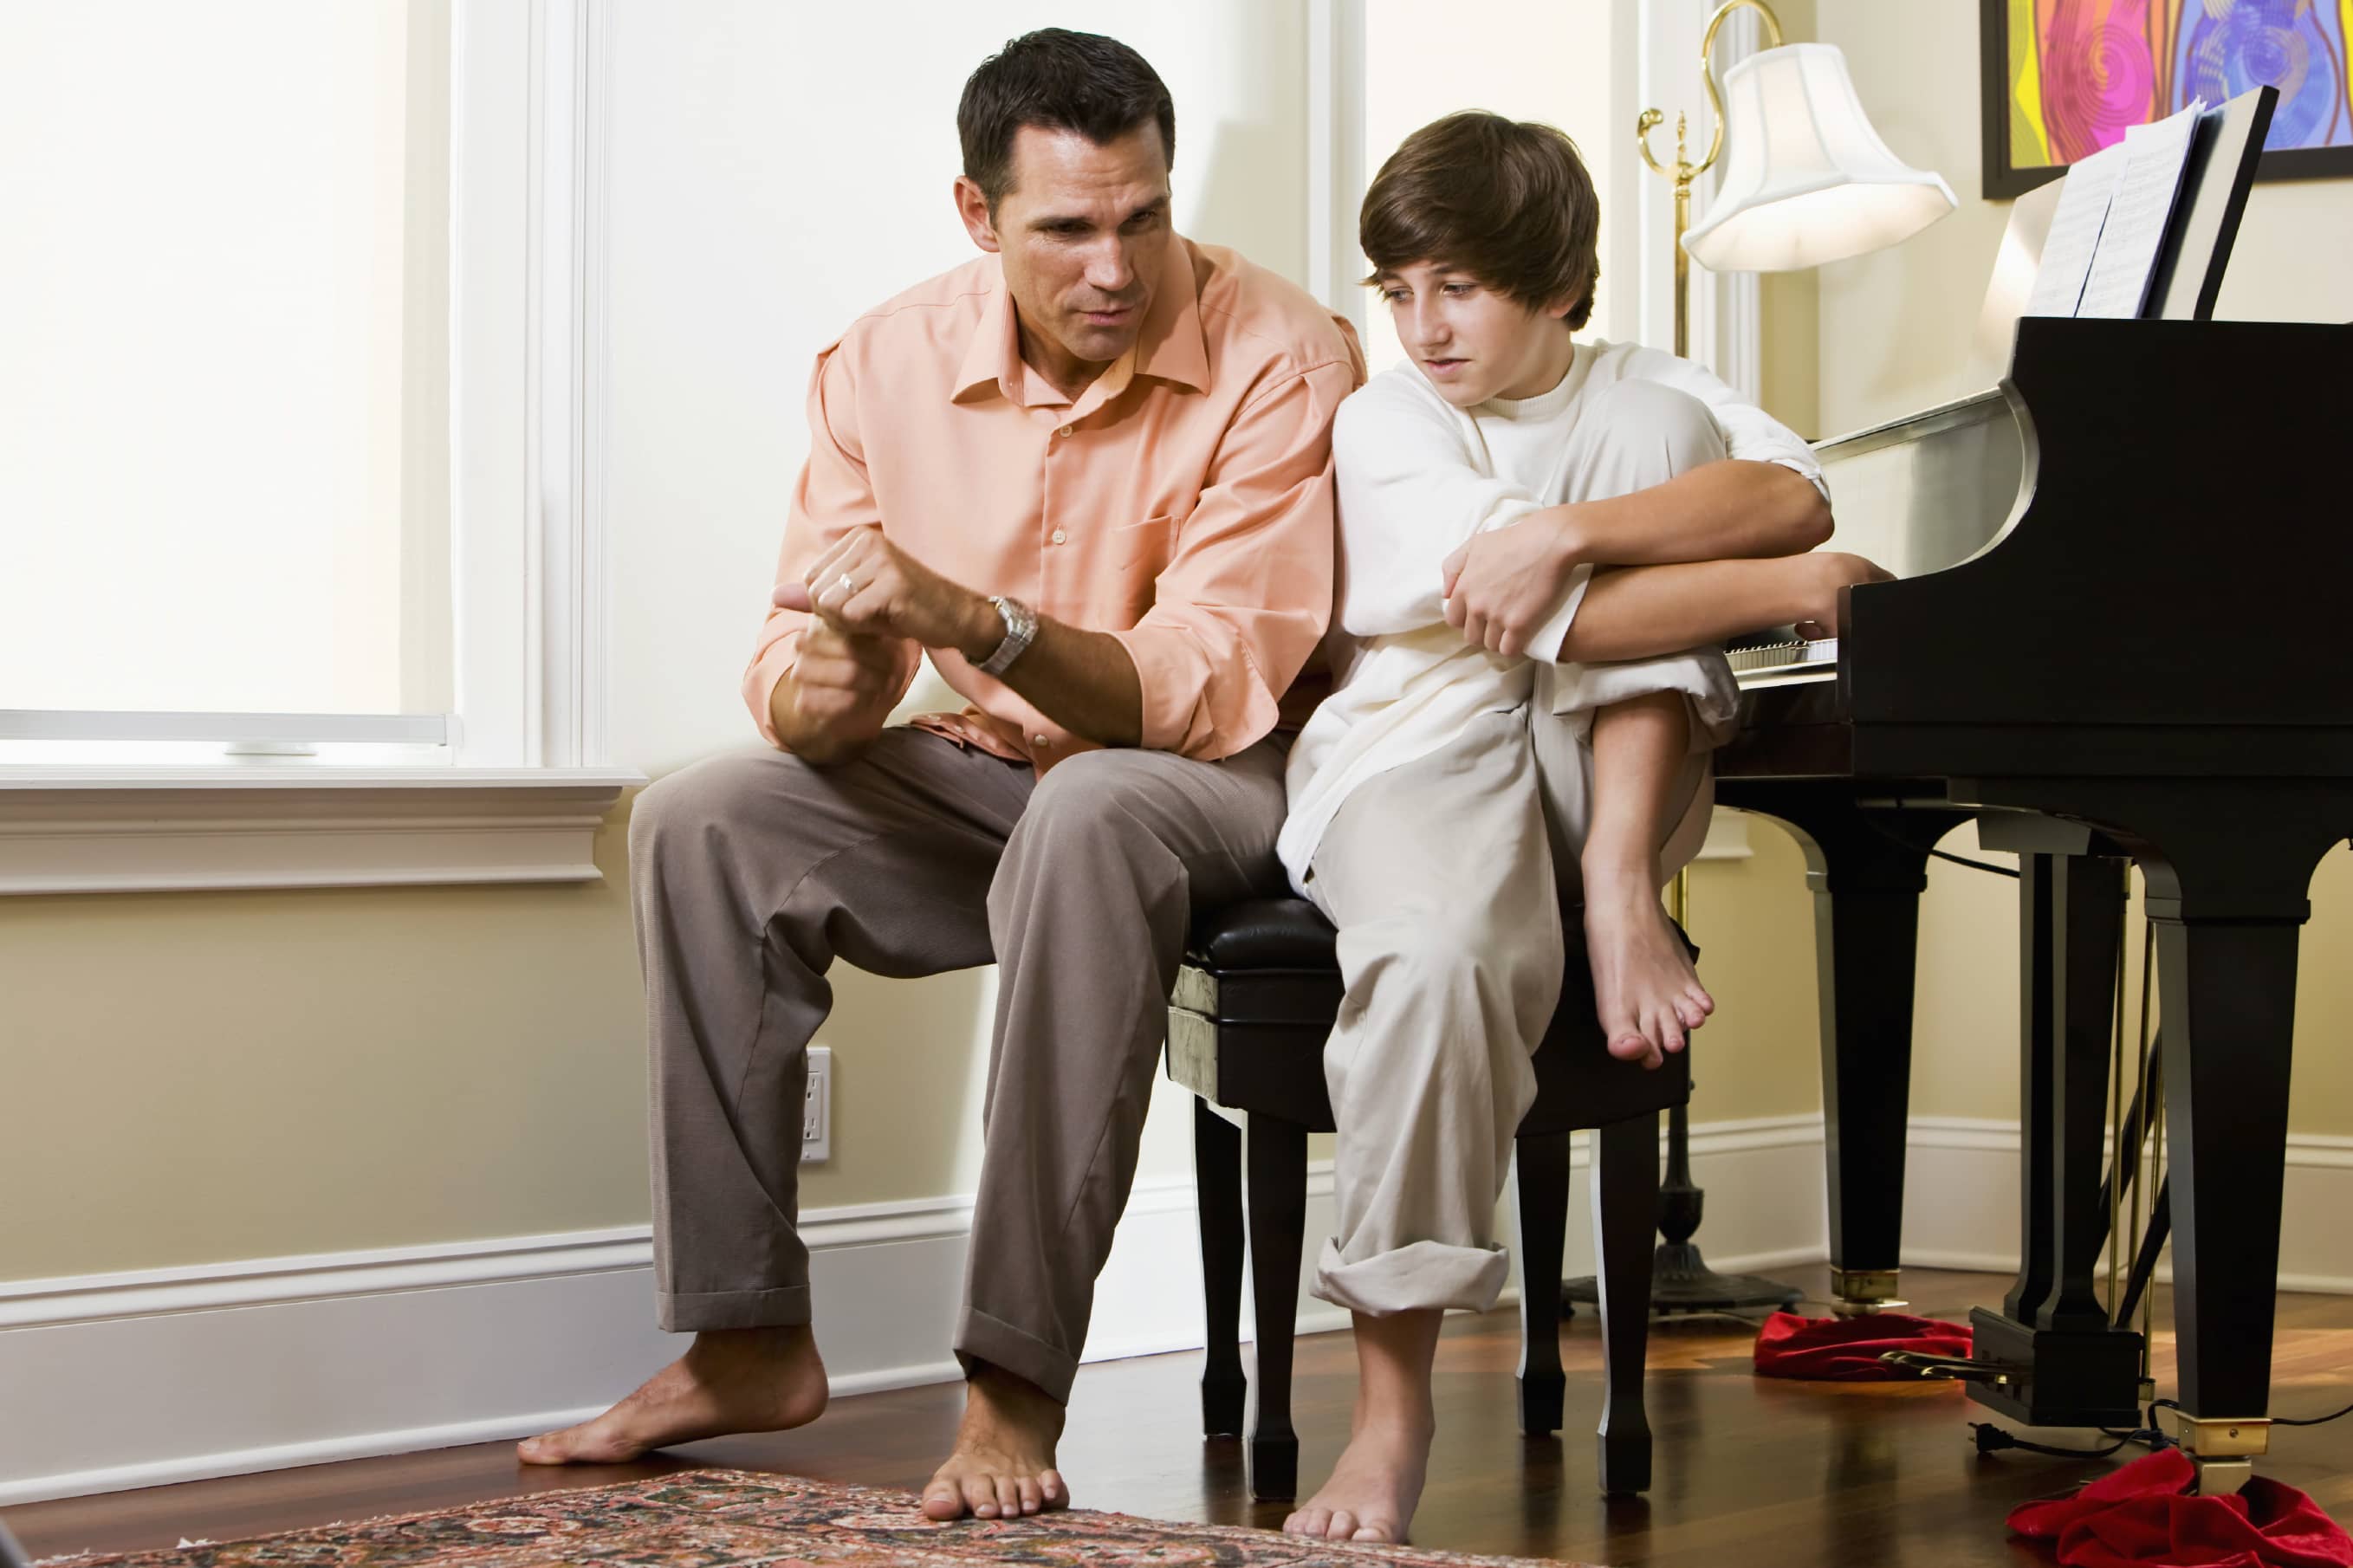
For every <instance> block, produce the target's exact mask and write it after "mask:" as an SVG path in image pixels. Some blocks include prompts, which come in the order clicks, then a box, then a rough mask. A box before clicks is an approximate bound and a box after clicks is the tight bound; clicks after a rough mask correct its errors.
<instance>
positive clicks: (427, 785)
mask: <svg viewBox="0 0 2353 1568" xmlns="http://www.w3.org/2000/svg"><path fill="white" fill-rule="evenodd" d="M645 782H646V781H645V775H643V774H642V773H633V772H630V771H629V770H628V769H624V768H433V769H429V770H428V769H417V770H413V771H411V770H401V769H388V768H366V769H363V768H335V769H327V768H305V767H271V768H268V769H262V768H251V769H241V768H229V767H223V768H165V767H115V768H81V767H56V766H15V767H0V896H6V895H10V894H19V893H146V892H182V891H193V890H214V889H246V888H376V887H401V886H420V885H432V884H443V883H475V882H593V881H596V880H598V879H601V877H602V876H603V873H602V872H601V871H599V870H598V869H597V868H596V856H595V853H594V849H595V843H596V830H597V828H598V827H599V826H602V825H603V823H604V820H605V818H606V816H607V815H608V814H609V813H610V812H611V810H612V808H613V805H614V804H615V803H616V802H617V801H618V800H619V799H620V796H621V792H622V791H623V790H625V789H628V788H630V787H632V786H634V785H637V784H643V783H645Z"/></svg>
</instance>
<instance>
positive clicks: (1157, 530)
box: [1104, 512, 1176, 628]
mask: <svg viewBox="0 0 2353 1568" xmlns="http://www.w3.org/2000/svg"><path fill="white" fill-rule="evenodd" d="M1110 544H1111V548H1110V550H1109V551H1108V552H1106V553H1107V554H1108V556H1109V558H1110V560H1111V563H1112V570H1111V573H1110V576H1111V577H1112V579H1113V581H1112V582H1110V583H1107V584H1104V586H1105V587H1106V588H1107V589H1108V590H1110V592H1109V594H1108V595H1106V596H1107V597H1110V598H1112V599H1113V600H1114V601H1115V607H1114V606H1113V605H1106V606H1105V608H1106V609H1109V610H1111V611H1112V613H1113V615H1115V616H1117V618H1118V624H1119V625H1120V626H1121V627H1122V628H1124V627H1127V626H1134V624H1135V623H1136V622H1137V621H1138V620H1140V619H1142V618H1143V616H1144V613H1145V611H1146V610H1149V609H1150V608H1152V605H1153V603H1154V599H1155V592H1156V589H1157V586H1158V581H1159V577H1160V574H1161V573H1162V572H1163V571H1164V570H1166V567H1167V565H1168V563H1169V561H1170V559H1171V558H1172V557H1173V555H1174V553H1175V551H1176V514H1175V513H1174V512H1164V513H1162V514H1161V515H1160V516H1158V517H1147V518H1145V520H1144V521H1142V522H1131V523H1127V524H1125V525H1124V526H1122V527H1119V528H1114V529H1113V530H1112V531H1111V540H1110Z"/></svg>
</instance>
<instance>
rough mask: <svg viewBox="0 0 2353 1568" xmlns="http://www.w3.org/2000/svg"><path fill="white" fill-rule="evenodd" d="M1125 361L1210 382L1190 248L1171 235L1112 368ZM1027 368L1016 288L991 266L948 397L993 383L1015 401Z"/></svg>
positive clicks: (1178, 380)
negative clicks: (1153, 284) (1148, 298)
mask: <svg viewBox="0 0 2353 1568" xmlns="http://www.w3.org/2000/svg"><path fill="white" fill-rule="evenodd" d="M1123 368H1125V369H1126V370H1127V371H1128V372H1129V373H1130V374H1134V375H1148V376H1151V377H1152V378H1154V379H1155V380H1156V381H1165V382H1167V383H1169V384H1172V385H1176V386H1181V387H1184V388H1186V389H1187V390H1188V391H1192V392H1199V391H1202V390H1204V389H1205V388H1206V387H1207V386H1208V383H1209V347H1208V338H1207V337H1206V336H1205V335H1204V334H1203V332H1202V331H1201V292H1200V286H1199V284H1198V282H1196V281H1195V279H1194V276H1193V247H1191V246H1190V245H1189V244H1187V242H1186V241H1185V240H1184V239H1182V238H1176V237H1172V238H1171V240H1170V241H1169V245H1168V260H1167V263H1166V268H1164V270H1163V271H1162V272H1161V275H1160V287H1159V288H1158V289H1155V291H1154V293H1153V296H1152V313H1151V314H1150V315H1148V316H1146V317H1145V319H1144V330H1143V331H1141V332H1140V333H1138V334H1137V336H1136V342H1135V347H1134V349H1133V350H1131V351H1129V353H1126V354H1124V355H1122V356H1121V357H1120V359H1119V360H1118V361H1117V362H1115V363H1114V364H1113V368H1112V370H1109V371H1106V372H1105V373H1104V374H1105V375H1111V374H1114V373H1116V372H1119V371H1120V370H1122V369H1123ZM1027 374H1028V373H1027V369H1026V367H1025V366H1024V365H1023V364H1022V363H1021V333H1020V329H1019V327H1018V324H1017V323H1016V321H1015V320H1014V311H1013V295H1012V292H1011V290H1009V289H1007V288H1006V286H1005V273H1004V270H1003V268H990V275H989V289H988V297H987V300H986V301H985V302H984V303H983V304H982V306H981V310H980V319H979V320H978V321H976V322H975V323H974V324H973V329H972V341H971V342H968V343H966V344H965V352H964V363H962V364H961V365H959V366H958V367H957V370H956V378H955V391H954V392H953V393H952V394H951V395H950V398H949V400H950V401H951V402H955V403H963V402H965V401H966V400H968V399H969V398H970V397H972V396H973V395H975V394H976V393H979V392H982V391H984V390H986V389H987V388H990V387H994V388H996V390H997V394H998V395H1000V396H1002V397H1003V398H1004V399H1005V400H1006V401H1007V402H1008V403H1011V404H1016V405H1018V404H1019V403H1020V402H1021V401H1022V398H1021V391H1022V387H1023V385H1024V384H1025V383H1026V381H1027Z"/></svg>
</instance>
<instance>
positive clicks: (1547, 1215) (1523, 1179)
mask: <svg viewBox="0 0 2353 1568" xmlns="http://www.w3.org/2000/svg"><path fill="white" fill-rule="evenodd" d="M1571 1136H1572V1135H1571V1134H1569V1133H1567V1132H1546V1133H1539V1134H1536V1135H1534V1136H1531V1137H1525V1138H1522V1139H1521V1140H1519V1142H1518V1144H1517V1153H1518V1158H1517V1160H1516V1162H1515V1163H1516V1165H1517V1168H1518V1172H1519V1175H1518V1182H1519V1218H1520V1234H1519V1249H1520V1430H1521V1432H1523V1433H1524V1434H1525V1435H1526V1436H1530V1437H1545V1436H1551V1435H1552V1434H1553V1433H1555V1432H1557V1431H1559V1430H1560V1410H1561V1401H1562V1396H1563V1394H1564V1392H1565V1391H1566V1390H1567V1386H1568V1379H1567V1377H1566V1376H1565V1375H1564V1374H1563V1373H1562V1372H1561V1370H1560V1254H1561V1247H1562V1245H1563V1241H1564V1238H1565V1237H1566V1235H1567V1230H1568V1163H1569V1139H1570V1137H1571Z"/></svg>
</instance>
